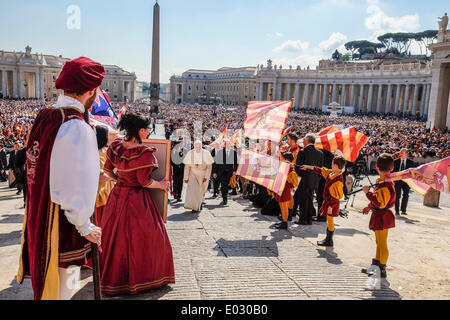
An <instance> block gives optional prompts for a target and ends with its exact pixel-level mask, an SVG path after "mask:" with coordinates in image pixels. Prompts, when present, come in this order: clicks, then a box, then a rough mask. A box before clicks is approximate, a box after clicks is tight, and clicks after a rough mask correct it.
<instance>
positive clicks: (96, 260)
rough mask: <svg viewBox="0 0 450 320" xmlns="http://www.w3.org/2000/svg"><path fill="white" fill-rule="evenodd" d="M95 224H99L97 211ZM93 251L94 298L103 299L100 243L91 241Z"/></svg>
mask: <svg viewBox="0 0 450 320" xmlns="http://www.w3.org/2000/svg"><path fill="white" fill-rule="evenodd" d="M93 218H94V221H95V224H96V225H97V224H98V223H97V218H96V216H95V211H94V215H93ZM91 251H92V277H93V280H94V299H95V300H102V288H101V283H100V282H101V270H100V254H99V249H98V245H97V244H96V243H91Z"/></svg>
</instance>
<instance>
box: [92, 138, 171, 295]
mask: <svg viewBox="0 0 450 320" xmlns="http://www.w3.org/2000/svg"><path fill="white" fill-rule="evenodd" d="M153 152H154V150H152V149H150V148H148V147H146V146H141V147H138V148H134V149H126V148H125V147H124V146H123V142H122V141H115V142H114V143H113V144H112V145H111V147H110V148H109V150H108V153H107V156H108V159H107V160H106V163H105V167H104V170H105V171H106V172H113V170H114V168H117V170H118V174H119V177H118V181H117V184H116V186H115V187H114V189H113V191H112V192H111V194H110V196H109V200H108V203H107V204H106V206H105V209H104V212H103V218H102V221H101V228H102V248H103V253H102V254H101V256H100V260H101V269H102V292H103V293H104V294H106V295H119V294H137V293H139V292H142V291H146V290H149V289H153V288H158V287H161V286H164V285H166V284H169V283H175V273H174V265H173V256H172V246H171V245H170V241H169V237H168V235H167V232H166V228H165V226H164V222H163V220H162V218H161V214H160V212H159V210H158V207H157V206H156V204H155V202H154V200H153V199H152V197H151V195H150V192H149V190H148V189H146V188H145V186H148V185H150V184H151V182H152V180H151V178H150V175H151V173H152V171H153V170H155V169H156V168H158V163H157V160H156V158H155V156H154V155H153Z"/></svg>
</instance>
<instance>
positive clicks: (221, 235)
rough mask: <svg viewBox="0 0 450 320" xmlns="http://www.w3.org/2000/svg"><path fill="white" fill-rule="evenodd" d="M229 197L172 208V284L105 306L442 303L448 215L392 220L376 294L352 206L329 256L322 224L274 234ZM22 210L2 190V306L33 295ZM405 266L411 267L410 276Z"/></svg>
mask: <svg viewBox="0 0 450 320" xmlns="http://www.w3.org/2000/svg"><path fill="white" fill-rule="evenodd" d="M209 196H210V194H208V197H209ZM232 199H233V200H232V201H230V202H229V206H228V207H225V208H224V207H222V206H221V205H220V202H221V200H220V199H210V198H207V200H206V205H205V206H204V210H203V211H202V212H201V213H200V214H192V213H190V211H186V210H185V209H184V208H183V205H182V204H173V203H172V204H171V209H170V214H169V218H168V220H169V221H168V224H167V229H168V233H169V236H170V240H171V243H172V247H173V252H174V260H175V271H176V284H175V285H171V286H167V287H164V288H161V289H158V290H154V291H151V292H148V293H144V294H141V295H138V296H122V297H117V298H113V299H124V300H126V299H140V300H153V299H163V300H174V299H177V300H178V299H193V300H203V299H206V300H212V299H250V300H252V299H255V300H256V299H296V300H299V299H401V298H413V299H414V298H422V297H423V298H438V299H439V298H449V296H448V293H449V292H450V291H449V288H450V286H449V282H448V279H449V278H448V276H449V271H448V269H449V268H448V267H449V265H450V263H449V255H448V253H449V251H448V244H449V236H448V229H449V226H450V221H449V220H450V219H449V218H450V217H448V216H449V213H450V210H449V209H448V208H446V209H441V210H437V209H436V212H433V210H434V209H427V211H428V213H427V214H428V215H421V214H420V212H421V209H419V208H422V209H423V207H421V206H420V205H419V204H412V206H411V208H412V211H411V216H410V217H409V218H408V219H406V218H402V219H400V220H399V221H398V227H397V228H396V229H394V230H395V231H392V235H393V236H392V237H393V239H392V241H391V243H390V246H391V259H390V267H389V269H388V271H389V282H387V281H385V282H382V286H381V289H380V290H371V289H370V285H369V283H368V278H367V276H365V275H363V274H361V273H360V269H361V267H364V266H367V263H368V262H370V261H371V259H372V253H374V251H375V244H374V236H373V235H372V234H371V232H370V231H369V230H368V227H367V225H368V217H367V216H363V215H361V214H360V213H358V212H357V211H356V210H354V209H352V210H351V211H350V218H349V219H348V220H345V219H338V220H337V223H336V227H337V232H336V240H335V249H323V248H319V247H318V246H316V241H317V240H318V239H321V238H323V237H324V233H325V229H326V224H321V223H316V224H315V225H313V226H298V225H292V226H291V228H290V230H289V231H277V230H272V229H270V226H271V225H272V224H273V222H275V221H277V219H276V218H275V217H267V216H262V215H260V214H259V212H258V210H257V209H254V208H252V207H251V206H250V203H249V202H247V201H245V200H243V199H241V198H240V197H239V196H236V197H232ZM362 200H363V199H362V198H357V200H356V201H355V209H358V208H357V207H358V205H361V208H362V205H363V204H364V202H363V201H362ZM21 205H22V201H21V199H20V196H15V193H14V190H10V189H8V188H7V186H6V185H5V184H2V185H1V186H0V270H1V271H0V275H1V276H0V299H31V298H32V289H31V285H30V282H29V280H26V281H25V283H24V285H22V286H19V285H18V284H17V283H16V281H15V274H16V272H17V263H18V258H19V251H20V235H21V226H22V221H23V210H22V209H21ZM416 207H417V209H416ZM413 212H414V213H415V215H414V216H413ZM445 231H447V232H445ZM411 239H415V240H414V241H415V242H418V241H421V243H422V244H421V245H422V247H421V251H423V252H422V253H421V255H420V256H417V254H416V253H415V252H413V254H414V256H413V257H411V255H410V254H409V253H411V252H412V251H411V250H412V249H411V248H413V247H415V242H414V241H411ZM399 244H400V245H401V247H399ZM415 258H417V259H415ZM417 264H420V265H417ZM409 266H414V267H415V269H414V268H413V269H412V270H409ZM428 271H430V272H431V273H432V274H433V276H432V277H429V275H427V272H428ZM405 274H406V275H407V276H405ZM405 277H406V278H405ZM82 278H83V281H82V286H81V289H80V290H79V291H78V292H76V294H75V295H74V297H73V299H77V300H78V299H79V300H87V299H92V296H93V285H92V277H91V276H90V272H89V271H83V273H82ZM411 282H412V284H411ZM414 282H415V284H414ZM424 290H426V293H427V294H428V295H426V294H425V295H424V292H423V291H424ZM402 291H403V292H404V294H405V295H404V294H402ZM439 292H441V293H439ZM445 292H446V295H445Z"/></svg>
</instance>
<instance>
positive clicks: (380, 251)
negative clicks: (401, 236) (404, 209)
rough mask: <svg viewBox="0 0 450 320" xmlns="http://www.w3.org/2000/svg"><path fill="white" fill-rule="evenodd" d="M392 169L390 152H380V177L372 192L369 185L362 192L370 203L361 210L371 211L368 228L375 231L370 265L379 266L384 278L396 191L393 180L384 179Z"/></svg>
mask: <svg viewBox="0 0 450 320" xmlns="http://www.w3.org/2000/svg"><path fill="white" fill-rule="evenodd" d="M393 169H394V158H393V157H392V155H390V154H382V155H381V156H380V157H379V158H378V159H377V171H378V173H379V174H380V178H379V179H378V180H377V184H376V186H375V189H374V191H373V192H370V187H369V186H365V187H364V188H363V191H364V193H365V194H366V196H367V199H369V201H370V203H369V206H368V207H367V208H365V209H364V210H363V213H364V214H369V212H370V211H372V216H371V218H370V226H369V227H370V230H372V231H374V232H375V237H376V241H377V253H376V258H375V259H373V260H372V266H375V267H379V268H380V275H381V278H386V277H387V273H386V263H387V261H388V258H389V249H388V244H387V239H388V232H389V229H392V228H395V215H394V213H393V212H392V210H391V208H392V207H394V205H395V199H396V193H395V186H394V182H392V181H386V180H387V178H388V177H389V175H390V174H391V172H392V170H393ZM362 271H363V272H364V273H367V274H371V273H370V272H369V271H368V270H366V269H363V270H362Z"/></svg>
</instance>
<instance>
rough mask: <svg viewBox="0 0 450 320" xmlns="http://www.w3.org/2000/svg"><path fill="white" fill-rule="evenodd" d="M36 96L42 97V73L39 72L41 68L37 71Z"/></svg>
mask: <svg viewBox="0 0 450 320" xmlns="http://www.w3.org/2000/svg"><path fill="white" fill-rule="evenodd" d="M35 74H36V83H35V85H36V98H37V99H41V79H40V74H39V70H38V71H36V73H35Z"/></svg>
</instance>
